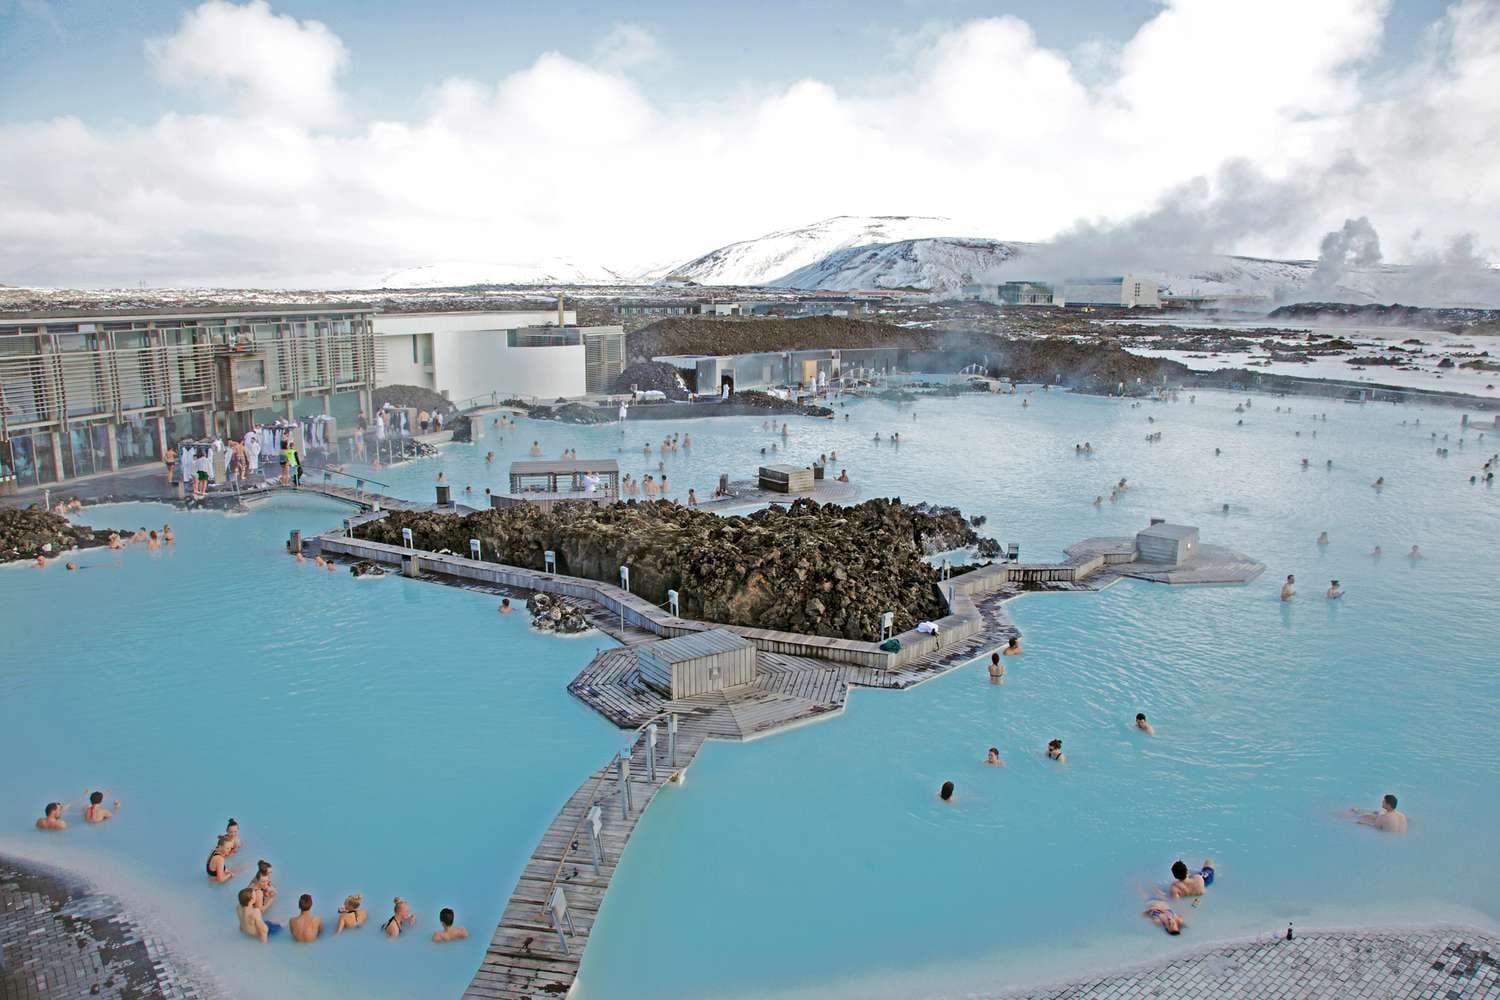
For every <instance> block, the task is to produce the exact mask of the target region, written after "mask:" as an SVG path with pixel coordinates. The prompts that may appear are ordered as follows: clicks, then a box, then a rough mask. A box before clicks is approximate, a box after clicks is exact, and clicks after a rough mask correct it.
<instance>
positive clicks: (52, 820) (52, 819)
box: [36, 802, 73, 830]
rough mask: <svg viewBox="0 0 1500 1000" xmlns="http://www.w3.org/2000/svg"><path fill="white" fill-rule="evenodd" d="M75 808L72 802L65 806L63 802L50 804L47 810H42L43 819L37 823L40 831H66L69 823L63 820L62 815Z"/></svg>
mask: <svg viewBox="0 0 1500 1000" xmlns="http://www.w3.org/2000/svg"><path fill="white" fill-rule="evenodd" d="M72 808H73V804H72V803H71V802H70V803H68V804H66V805H64V804H63V803H61V802H48V803H47V808H45V809H43V810H42V818H41V819H39V820H37V821H36V828H37V829H38V830H66V829H67V828H68V821H67V820H65V819H63V818H62V814H63V813H65V812H67V811H68V810H69V809H72Z"/></svg>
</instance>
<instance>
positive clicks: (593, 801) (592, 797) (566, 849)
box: [537, 712, 672, 916]
mask: <svg viewBox="0 0 1500 1000" xmlns="http://www.w3.org/2000/svg"><path fill="white" fill-rule="evenodd" d="M671 715H672V713H671V712H658V713H657V714H656V715H653V716H652V717H651V718H649V719H647V720H646V721H645V722H643V723H641V724H640V725H639V726H637V727H636V729H635V734H634V735H633V736H631V737H630V742H629V743H628V744H626V746H625V750H626V752H628V753H630V754H632V755H633V754H634V753H635V745H636V744H637V743H639V742H640V739H641V736H642V735H644V734H645V732H646V727H648V726H650V725H652V724H654V723H656V722H659V721H660V720H662V719H666V718H670V717H671ZM611 762H613V759H612V760H611ZM608 780H609V765H608V764H606V765H604V773H602V774H600V775H599V777H598V778H596V779H594V788H593V791H591V792H590V793H589V801H588V805H586V806H584V808H583V812H582V813H580V814H579V816H578V821H577V822H576V823H574V824H573V832H572V833H570V834H568V839H567V842H566V843H565V844H564V845H563V849H562V854H561V855H560V856H559V857H558V859H557V868H556V869H554V870H553V872H552V880H551V881H550V882H548V883H547V891H546V892H544V893H542V905H541V907H540V908H539V909H538V910H537V913H538V914H541V915H542V916H545V915H546V913H547V908H548V905H549V904H550V903H551V901H552V891H553V890H554V889H556V888H557V883H558V882H559V881H560V880H561V879H562V873H563V866H564V865H566V864H567V862H568V855H569V854H571V853H572V851H573V845H574V844H576V843H578V831H579V830H582V829H583V821H584V820H586V819H588V817H589V810H590V809H592V808H593V807H594V806H596V805H598V804H599V787H600V786H601V785H602V784H603V783H604V782H606V781H608Z"/></svg>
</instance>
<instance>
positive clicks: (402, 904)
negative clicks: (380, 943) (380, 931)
mask: <svg viewBox="0 0 1500 1000" xmlns="http://www.w3.org/2000/svg"><path fill="white" fill-rule="evenodd" d="M416 924H417V915H416V914H415V913H413V912H411V906H410V905H408V904H407V902H406V900H404V899H402V898H401V897H400V896H397V897H396V901H395V909H394V911H393V912H392V913H391V915H390V917H388V918H387V919H386V922H385V928H384V929H385V936H386V937H400V936H401V927H402V925H405V926H407V927H415V926H416Z"/></svg>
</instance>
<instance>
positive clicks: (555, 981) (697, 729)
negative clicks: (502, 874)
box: [464, 716, 708, 1000]
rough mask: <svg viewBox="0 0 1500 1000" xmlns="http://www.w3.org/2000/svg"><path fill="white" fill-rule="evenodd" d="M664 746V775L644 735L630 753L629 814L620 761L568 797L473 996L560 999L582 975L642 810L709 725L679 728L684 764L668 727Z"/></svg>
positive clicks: (526, 873)
mask: <svg viewBox="0 0 1500 1000" xmlns="http://www.w3.org/2000/svg"><path fill="white" fill-rule="evenodd" d="M661 729H662V730H663V736H662V740H661V742H659V743H658V745H657V754H656V756H657V770H656V780H655V781H651V780H649V779H648V778H647V766H646V754H647V753H648V749H647V747H646V745H645V741H644V740H643V739H639V738H638V739H637V740H636V741H635V743H634V744H633V745H632V748H631V755H630V771H631V775H630V799H631V806H632V808H631V809H630V811H629V813H628V815H627V814H626V812H625V808H624V803H623V801H622V797H621V791H620V782H619V778H618V773H617V770H616V764H615V761H613V760H612V761H610V762H609V763H608V764H606V765H605V766H604V767H601V768H600V769H599V770H597V771H595V772H594V773H593V774H591V775H589V777H588V779H587V780H586V781H584V783H583V784H582V785H581V786H580V787H579V789H578V790H577V791H576V792H574V793H573V796H572V798H570V799H568V802H567V804H566V805H564V806H563V808H562V811H561V812H559V813H558V814H557V817H556V818H555V819H554V820H553V821H552V825H551V826H550V827H549V828H548V829H547V832H546V833H545V834H543V836H542V840H541V843H539V844H537V846H536V850H534V851H533V852H532V854H531V857H530V858H529V859H528V860H527V862H526V867H525V869H524V870H523V871H522V872H521V877H520V879H519V880H518V881H517V883H516V887H515V889H514V891H513V892H512V893H511V897H510V901H509V902H507V903H506V905H505V912H504V913H503V914H502V915H501V917H500V924H499V926H497V927H496V928H495V934H494V936H493V937H492V938H491V939H490V944H489V948H488V949H487V950H486V951H485V956H484V961H483V963H482V964H481V965H480V967H479V971H478V972H476V973H474V978H473V980H472V981H471V982H470V983H469V987H468V989H466V990H464V996H465V997H466V998H471V1000H523V998H544V997H560V996H563V995H565V994H567V992H568V991H569V990H570V989H571V988H572V986H573V983H574V981H575V980H576V979H577V978H578V967H579V964H580V963H581V962H582V961H583V952H584V949H585V948H586V947H588V942H589V937H590V935H592V933H593V930H594V923H595V921H596V920H597V919H598V915H599V908H600V907H601V906H602V905H603V903H604V894H605V892H606V891H607V890H608V889H609V884H610V881H611V880H612V879H613V878H614V874H615V870H616V867H617V865H618V864H619V862H620V857H621V855H622V854H623V853H624V851H625V845H626V844H627V843H629V841H630V837H631V834H633V833H634V832H635V828H636V824H637V823H638V822H639V821H640V818H641V814H642V813H644V812H645V810H646V807H647V806H649V805H650V804H651V800H652V799H654V798H655V797H656V793H657V792H659V791H661V789H662V786H663V785H665V784H666V783H667V782H668V781H670V780H672V778H673V777H674V776H675V775H677V774H679V773H681V772H682V771H683V770H685V769H686V768H687V766H688V765H689V764H691V763H692V761H693V759H694V758H695V757H697V755H698V751H699V750H700V749H702V747H703V743H704V741H705V740H706V739H707V738H708V732H707V730H706V729H705V728H704V727H703V726H702V725H700V724H699V721H698V720H697V719H695V718H694V717H692V716H687V717H683V718H681V719H680V722H679V727H678V733H677V765H676V766H675V767H672V766H670V765H669V764H668V763H667V758H666V742H665V724H663V725H662V727H661ZM595 805H597V806H598V807H599V809H600V812H601V814H602V819H603V825H602V828H601V831H600V834H599V840H600V844H601V848H602V854H603V858H602V863H601V865H600V867H599V872H598V874H595V872H594V866H593V857H592V852H591V850H590V847H589V838H588V832H587V826H586V824H587V822H588V813H589V810H590V808H592V807H593V806H595ZM559 888H560V889H561V890H562V895H563V897H564V898H565V899H566V905H567V915H568V921H569V922H570V924H571V930H570V932H569V933H568V935H567V944H566V948H565V947H564V944H563V942H562V940H560V939H559V936H558V933H557V932H556V930H555V929H554V925H553V922H552V918H551V912H550V909H549V905H548V904H549V901H550V900H551V899H552V898H553V891H554V890H555V889H559Z"/></svg>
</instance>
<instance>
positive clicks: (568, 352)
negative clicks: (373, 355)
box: [375, 309, 625, 404]
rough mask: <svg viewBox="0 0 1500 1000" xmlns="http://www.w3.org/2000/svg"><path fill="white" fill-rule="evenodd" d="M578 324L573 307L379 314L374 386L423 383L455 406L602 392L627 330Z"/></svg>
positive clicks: (615, 369)
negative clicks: (377, 371)
mask: <svg viewBox="0 0 1500 1000" xmlns="http://www.w3.org/2000/svg"><path fill="white" fill-rule="evenodd" d="M559 318H561V319H562V321H563V325H562V326H559V325H558V319H559ZM576 322H577V315H576V314H575V313H574V312H573V311H572V310H566V311H564V312H561V313H560V312H559V311H557V310H550V309H542V310H532V311H517V312H441V313H380V314H377V315H376V316H375V342H376V346H377V353H378V355H379V358H380V376H379V380H378V384H379V385H383V386H384V385H416V386H421V387H423V388H426V389H431V390H433V391H434V392H439V393H442V394H443V395H445V396H447V397H448V398H449V399H450V400H452V401H453V402H454V403H460V404H461V403H463V402H465V401H466V400H471V399H475V398H480V397H484V396H490V395H494V396H496V398H498V399H506V398H509V397H523V398H527V397H536V398H539V399H555V398H557V397H559V396H566V397H576V396H582V395H585V394H586V393H588V392H604V391H607V390H608V384H607V383H609V382H612V381H613V378H614V376H615V375H617V374H618V373H619V371H620V370H623V368H624V340H625V333H624V330H623V328H621V327H618V326H610V327H579V326H576V325H574V324H576ZM601 357H602V358H603V359H604V360H603V361H602V362H601V360H600V359H601ZM601 386H602V388H601Z"/></svg>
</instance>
